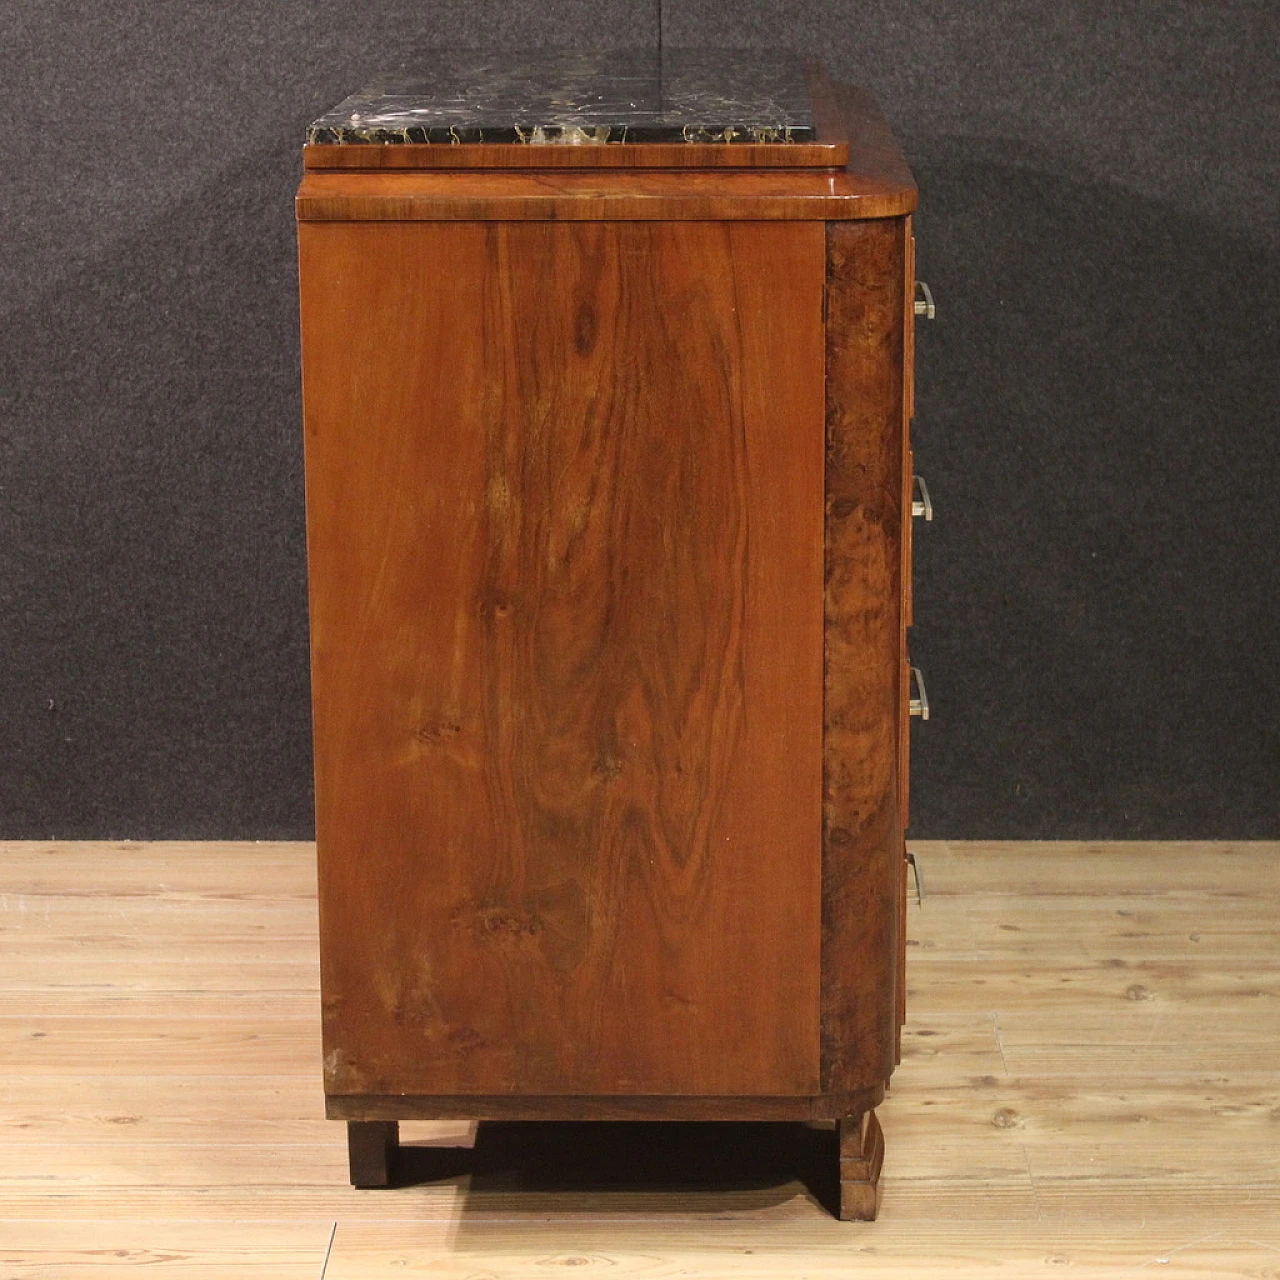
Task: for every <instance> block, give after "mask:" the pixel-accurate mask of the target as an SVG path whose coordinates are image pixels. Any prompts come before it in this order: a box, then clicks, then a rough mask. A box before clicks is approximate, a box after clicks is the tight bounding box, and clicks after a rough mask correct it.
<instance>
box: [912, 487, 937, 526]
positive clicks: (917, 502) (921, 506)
mask: <svg viewBox="0 0 1280 1280" xmlns="http://www.w3.org/2000/svg"><path fill="white" fill-rule="evenodd" d="M917 494H919V495H920V496H919V497H917V496H916V495H917ZM911 514H912V515H913V516H924V518H925V522H926V523H928V521H930V520H932V519H933V503H932V502H930V501H929V486H928V485H927V484H925V482H924V476H912V477H911Z"/></svg>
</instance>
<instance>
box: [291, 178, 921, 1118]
mask: <svg viewBox="0 0 1280 1280" xmlns="http://www.w3.org/2000/svg"><path fill="white" fill-rule="evenodd" d="M384 176H385V175H372V176H365V177H362V178H360V179H358V181H361V182H377V181H380V180H382V178H383V177H384ZM428 176H429V175H428ZM386 177H387V180H395V181H402V180H406V181H407V180H414V181H416V180H418V176H416V175H415V176H412V177H409V176H401V175H390V176H386ZM352 180H353V181H356V180H357V179H352ZM300 246H301V279H302V331H303V367H304V400H305V417H306V466H307V505H308V548H309V557H310V567H311V568H310V572H311V610H312V613H311V617H312V653H313V690H314V699H315V743H316V797H317V835H318V842H319V860H320V906H321V940H322V972H323V987H324V1027H325V1033H324V1034H325V1046H324V1048H325V1067H326V1087H327V1090H328V1091H329V1092H330V1093H333V1094H338V1095H352V1094H364V1095H387V1094H420V1095H431V1094H442V1095H455V1094H464V1093H465V1094H482V1095H483V1094H504V1093H513V1092H519V1093H522V1094H526V1095H529V1094H535V1095H536V1094H550V1095H563V1094H566V1093H571V1094H597V1093H605V1094H617V1095H632V1094H644V1093H649V1094H678V1095H696V1094H707V1095H711V1096H726V1095H741V1096H751V1095H761V1096H785V1095H796V1096H801V1095H803V1096H811V1095H814V1094H817V1093H818V1092H819V1091H820V1088H822V1087H832V1088H835V1089H837V1090H845V1089H847V1088H851V1087H862V1086H864V1085H870V1084H874V1083H877V1082H879V1081H880V1080H882V1079H883V1078H884V1076H885V1075H887V1072H881V1074H879V1075H867V1076H866V1078H865V1079H863V1078H859V1079H858V1080H857V1081H856V1085H847V1084H846V1083H845V1082H846V1081H852V1080H853V1078H854V1076H856V1075H857V1072H856V1071H851V1070H845V1071H842V1072H838V1073H836V1075H835V1076H834V1077H833V1080H832V1082H831V1083H830V1084H828V1083H826V1082H824V1084H823V1085H822V1086H820V1084H819V1061H818V1053H819V1028H818V1019H819V981H820V960H819V913H820V904H819V898H820V889H821V885H820V869H819V865H818V858H817V856H816V852H817V850H818V848H819V846H820V842H821V816H820V815H821V786H822V759H823V757H822V746H821V732H822V710H821V708H822V697H823V679H822V665H821V663H822V657H821V655H822V629H823V617H822V586H821V584H822V573H823V566H822V499H821V495H822V485H823V460H822V416H823V359H824V352H823V328H822V297H823V278H824V271H825V244H824V229H823V227H822V226H821V224H813V223H808V224H802V225H794V224H793V225H778V224H769V223H757V224H714V223H695V224H687V223H666V224H654V223H622V224H614V225H610V226H593V225H589V224H582V223H577V224H573V225H565V226H559V225H536V224H497V225H488V226H482V225H478V224H461V225H459V224H448V223H430V222H426V223H421V222H419V223H415V222H407V223H403V224H399V225H389V224H385V223H384V224H381V225H379V224H372V225H362V224H334V225H324V224H321V225H308V224H304V225H303V226H302V227H301V228H300ZM878 261H879V260H878V259H877V264H878ZM872 268H873V264H871V263H868V266H867V270H868V271H869V270H871V269H872ZM877 269H878V267H877ZM895 278H896V277H895ZM895 598H896V596H895ZM828 687H830V686H828ZM857 856H858V857H861V856H862V855H857ZM852 866H853V864H852V863H850V864H849V868H848V869H849V870H851V869H852ZM843 905H844V906H849V905H850V904H849V902H848V901H847V900H845V901H844V904H843ZM858 909H859V910H861V909H862V908H861V907H859V908H858ZM855 1021H856V1020H855ZM850 1025H853V1023H850ZM857 1025H858V1026H859V1027H861V1026H862V1023H861V1022H858V1023H857Z"/></svg>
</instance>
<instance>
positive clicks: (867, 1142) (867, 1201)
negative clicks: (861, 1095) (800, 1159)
mask: <svg viewBox="0 0 1280 1280" xmlns="http://www.w3.org/2000/svg"><path fill="white" fill-rule="evenodd" d="M838 1128H839V1137H840V1217H841V1220H842V1221H845V1222H849V1221H856V1222H871V1221H872V1220H873V1219H874V1218H875V1216H876V1211H877V1210H878V1209H879V1208H880V1166H881V1165H882V1164H883V1163H884V1133H883V1132H882V1131H881V1129H880V1121H879V1120H877V1119H876V1113H875V1112H874V1111H865V1112H863V1114H862V1115H860V1116H848V1117H846V1118H845V1119H843V1120H841V1121H840V1122H839V1125H838Z"/></svg>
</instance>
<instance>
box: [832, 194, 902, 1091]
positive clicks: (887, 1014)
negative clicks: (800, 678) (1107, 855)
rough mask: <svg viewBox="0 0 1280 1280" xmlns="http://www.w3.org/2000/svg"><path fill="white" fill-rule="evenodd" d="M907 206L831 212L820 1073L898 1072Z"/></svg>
mask: <svg viewBox="0 0 1280 1280" xmlns="http://www.w3.org/2000/svg"><path fill="white" fill-rule="evenodd" d="M904 254H905V226H904V220H903V219H884V220H879V221H871V222H841V223H832V224H830V225H829V226H828V228H827V264H828V266H827V271H828V274H827V461H826V658H825V661H826V676H825V679H826V708H825V786H824V803H823V958H822V966H823V982H822V989H823V1001H822V1004H823V1088H824V1089H827V1090H830V1091H833V1092H836V1091H844V1090H853V1089H858V1088H865V1087H867V1086H869V1085H871V1084H872V1083H873V1082H874V1081H877V1080H886V1079H888V1077H889V1075H890V1073H891V1072H892V1070H893V1067H894V1062H895V1057H896V1053H895V1045H896V1038H897V1035H896V1033H897V1026H896V1014H897V978H898V974H897V970H898V953H899V936H898V935H899V930H900V923H899V921H900V909H901V895H902V893H903V891H904V888H903V878H902V824H901V819H900V812H899V792H898V765H899V754H898V748H899V732H900V729H899V711H900V707H901V705H902V703H901V699H902V698H903V697H904V696H905V693H906V691H905V689H904V687H903V683H902V660H901V659H902V621H903V614H902V589H901V578H900V575H901V573H902V568H903V564H902V521H903V520H904V519H906V518H908V516H907V514H906V513H904V511H903V493H904V486H903V476H902V468H903V436H902V433H903V363H902V362H903V355H904V350H903V347H904V325H903V306H904V295H903V285H902V280H903V270H904Z"/></svg>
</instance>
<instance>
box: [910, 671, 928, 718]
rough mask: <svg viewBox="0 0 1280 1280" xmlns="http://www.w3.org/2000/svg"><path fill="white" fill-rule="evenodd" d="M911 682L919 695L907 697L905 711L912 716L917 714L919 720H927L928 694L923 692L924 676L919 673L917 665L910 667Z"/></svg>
mask: <svg viewBox="0 0 1280 1280" xmlns="http://www.w3.org/2000/svg"><path fill="white" fill-rule="evenodd" d="M911 683H912V685H913V686H914V687H915V691H916V693H918V694H919V695H920V696H919V697H917V698H910V699H908V701H907V711H908V712H909V713H910V714H911V715H913V716H919V717H920V719H921V720H927V719H928V718H929V695H928V694H927V693H926V692H925V688H924V676H922V675H921V674H920V668H919V667H912V668H911Z"/></svg>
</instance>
